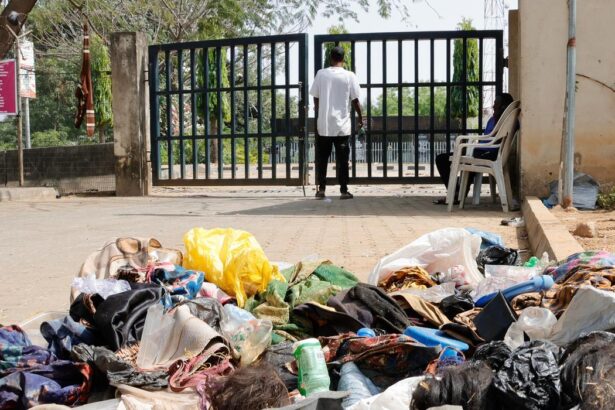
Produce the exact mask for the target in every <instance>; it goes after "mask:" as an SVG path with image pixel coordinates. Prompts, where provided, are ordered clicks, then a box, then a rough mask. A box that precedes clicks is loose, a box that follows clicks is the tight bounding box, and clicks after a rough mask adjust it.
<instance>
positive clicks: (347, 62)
mask: <svg viewBox="0 0 615 410" xmlns="http://www.w3.org/2000/svg"><path fill="white" fill-rule="evenodd" d="M328 33H329V34H347V33H348V30H347V29H346V27H344V25H343V24H340V25H337V26H331V27H329V30H328ZM340 46H341V47H342V48H343V49H344V68H345V69H346V70H350V69H351V67H352V48H351V46H350V43H340ZM333 47H335V44H334V43H327V44H325V57H324V61H323V67H324V68H327V67H330V66H331V51H332V50H333Z"/></svg>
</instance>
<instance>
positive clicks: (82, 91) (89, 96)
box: [75, 23, 96, 137]
mask: <svg viewBox="0 0 615 410" xmlns="http://www.w3.org/2000/svg"><path fill="white" fill-rule="evenodd" d="M75 97H77V114H76V115H75V128H81V124H82V123H83V119H84V118H85V126H86V133H87V135H88V137H93V136H94V127H95V125H96V119H95V117H94V87H93V86H92V68H91V66H90V36H89V34H88V25H87V23H86V24H84V25H83V61H82V62H81V77H80V79H79V85H78V86H77V89H76V90H75Z"/></svg>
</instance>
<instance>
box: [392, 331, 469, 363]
mask: <svg viewBox="0 0 615 410" xmlns="http://www.w3.org/2000/svg"><path fill="white" fill-rule="evenodd" d="M404 334H405V335H406V336H410V337H411V338H413V339H414V340H416V341H417V342H419V343H423V344H424V345H425V346H430V347H433V346H440V347H442V348H445V347H453V348H455V349H457V350H461V351H466V350H468V349H469V348H470V346H468V345H467V344H466V343H463V342H461V341H459V340H457V339H453V338H451V337H448V336H447V335H446V333H444V332H442V331H441V330H438V329H430V328H428V327H420V326H408V327H407V328H406V330H404ZM455 355H457V353H456V352H455V351H454V350H451V349H447V351H446V352H445V354H443V355H442V357H449V356H455Z"/></svg>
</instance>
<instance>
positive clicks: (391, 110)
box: [363, 87, 446, 117]
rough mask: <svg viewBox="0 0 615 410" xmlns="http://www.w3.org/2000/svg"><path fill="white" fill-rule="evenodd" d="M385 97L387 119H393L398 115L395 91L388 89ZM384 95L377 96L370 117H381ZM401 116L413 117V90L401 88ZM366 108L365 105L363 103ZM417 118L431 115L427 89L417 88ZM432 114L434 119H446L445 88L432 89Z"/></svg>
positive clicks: (429, 96) (429, 97) (396, 93)
mask: <svg viewBox="0 0 615 410" xmlns="http://www.w3.org/2000/svg"><path fill="white" fill-rule="evenodd" d="M386 94H387V96H386V98H387V99H386V102H387V113H386V114H387V115H386V116H387V117H395V116H397V115H398V113H399V105H398V101H399V99H398V92H397V89H392V88H391V89H388V90H387V93H386ZM383 100H384V93H383V94H381V95H379V96H378V99H377V100H376V104H374V105H373V106H372V115H373V116H376V117H380V116H382V115H383V108H384V106H383ZM401 103H402V115H404V116H414V114H415V109H414V89H413V88H402V93H401ZM363 106H364V107H366V104H365V103H363ZM418 114H419V116H430V115H431V94H430V90H429V88H427V87H421V88H419V112H418ZM434 114H435V116H436V117H446V88H444V87H437V88H435V89H434Z"/></svg>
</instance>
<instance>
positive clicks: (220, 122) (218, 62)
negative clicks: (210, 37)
mask: <svg viewBox="0 0 615 410" xmlns="http://www.w3.org/2000/svg"><path fill="white" fill-rule="evenodd" d="M221 88H222V47H220V46H218V47H216V97H217V98H216V104H217V105H218V106H217V108H218V110H217V111H218V112H217V118H218V121H217V122H218V130H217V131H218V154H217V155H216V160H217V161H218V179H223V178H224V169H223V168H222V163H223V160H222V129H223V128H224V116H223V114H222V108H223V106H224V104H223V102H222V93H221V92H220V89H221Z"/></svg>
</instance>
